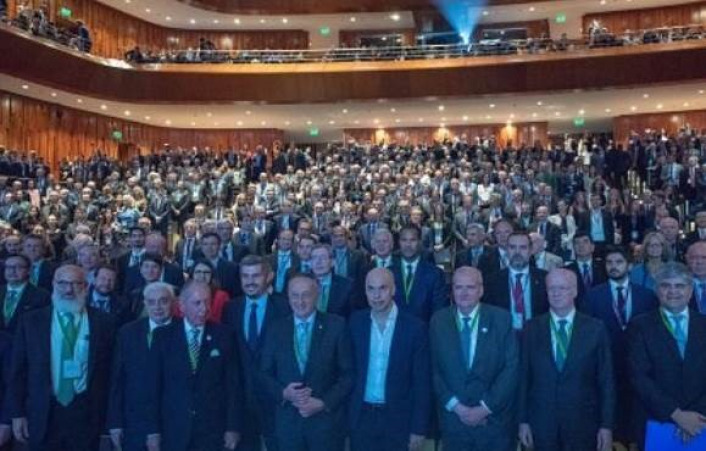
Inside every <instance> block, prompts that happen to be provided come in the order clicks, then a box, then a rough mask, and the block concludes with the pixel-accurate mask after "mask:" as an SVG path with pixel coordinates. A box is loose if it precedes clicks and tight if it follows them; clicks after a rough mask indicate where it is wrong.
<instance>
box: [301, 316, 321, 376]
mask: <svg viewBox="0 0 706 451" xmlns="http://www.w3.org/2000/svg"><path fill="white" fill-rule="evenodd" d="M320 315H321V314H317V315H316V318H315V319H314V330H312V331H311V342H310V343H309V358H308V359H307V361H306V368H304V378H305V379H308V376H309V374H310V373H311V371H312V367H316V364H314V362H317V361H318V360H317V358H318V356H319V352H320V350H321V341H322V340H323V339H324V334H325V332H326V331H325V327H324V325H323V322H322V321H321V316H320Z"/></svg>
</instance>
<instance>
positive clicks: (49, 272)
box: [30, 260, 55, 292]
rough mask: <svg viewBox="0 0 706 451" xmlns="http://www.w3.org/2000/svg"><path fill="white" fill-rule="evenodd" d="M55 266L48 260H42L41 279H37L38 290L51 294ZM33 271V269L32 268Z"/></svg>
mask: <svg viewBox="0 0 706 451" xmlns="http://www.w3.org/2000/svg"><path fill="white" fill-rule="evenodd" d="M54 269H55V268H54V265H53V264H52V263H51V262H49V261H48V260H42V262H41V266H40V267H39V277H38V278H37V288H42V289H44V290H45V291H49V292H51V290H52V281H53V279H54ZM30 271H31V267H30Z"/></svg>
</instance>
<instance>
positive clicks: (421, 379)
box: [349, 310, 432, 436]
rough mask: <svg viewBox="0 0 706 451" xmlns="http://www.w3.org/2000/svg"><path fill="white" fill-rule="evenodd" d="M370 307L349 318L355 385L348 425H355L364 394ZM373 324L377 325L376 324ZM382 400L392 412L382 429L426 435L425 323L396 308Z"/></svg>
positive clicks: (427, 373) (427, 359)
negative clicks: (383, 399) (397, 311)
mask: <svg viewBox="0 0 706 451" xmlns="http://www.w3.org/2000/svg"><path fill="white" fill-rule="evenodd" d="M371 326H372V320H371V318H370V310H360V311H357V312H355V313H354V314H353V315H352V316H351V318H350V322H349V327H350V330H351V337H352V341H353V357H354V363H355V385H354V388H353V393H352V395H351V400H350V406H349V407H350V417H349V420H350V426H351V429H356V428H357V427H358V420H359V418H360V412H361V408H362V406H363V402H364V398H365V386H366V382H367V378H368V363H369V357H370V327H371ZM376 327H377V326H376ZM385 404H386V405H387V406H388V407H389V409H390V411H391V412H393V413H394V414H393V415H390V417H389V418H390V419H391V422H390V423H387V424H386V429H387V431H388V432H389V433H390V434H393V435H396V436H398V435H404V436H409V434H417V435H428V430H429V420H430V418H431V405H432V398H431V367H430V354H429V341H428V337H427V330H426V325H425V324H424V323H423V322H422V321H421V320H419V319H418V318H415V317H414V316H412V315H411V314H409V313H406V312H402V311H400V312H399V314H398V316H397V321H396V323H395V330H394V335H393V336H392V344H391V345H390V355H389V362H388V366H387V375H386V380H385Z"/></svg>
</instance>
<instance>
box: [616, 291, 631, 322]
mask: <svg viewBox="0 0 706 451" xmlns="http://www.w3.org/2000/svg"><path fill="white" fill-rule="evenodd" d="M616 288H617V290H618V322H619V323H620V325H621V327H623V328H624V327H625V326H626V325H627V323H628V310H627V305H628V302H627V300H626V299H625V294H624V293H623V290H625V287H616Z"/></svg>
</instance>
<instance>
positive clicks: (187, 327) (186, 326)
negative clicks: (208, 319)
mask: <svg viewBox="0 0 706 451" xmlns="http://www.w3.org/2000/svg"><path fill="white" fill-rule="evenodd" d="M194 329H196V330H198V331H199V342H200V341H201V338H202V337H203V329H204V326H200V327H195V326H192V325H191V324H190V323H189V320H187V319H186V318H184V330H185V331H186V339H187V341H188V340H191V334H192V332H191V331H192V330H194Z"/></svg>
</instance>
